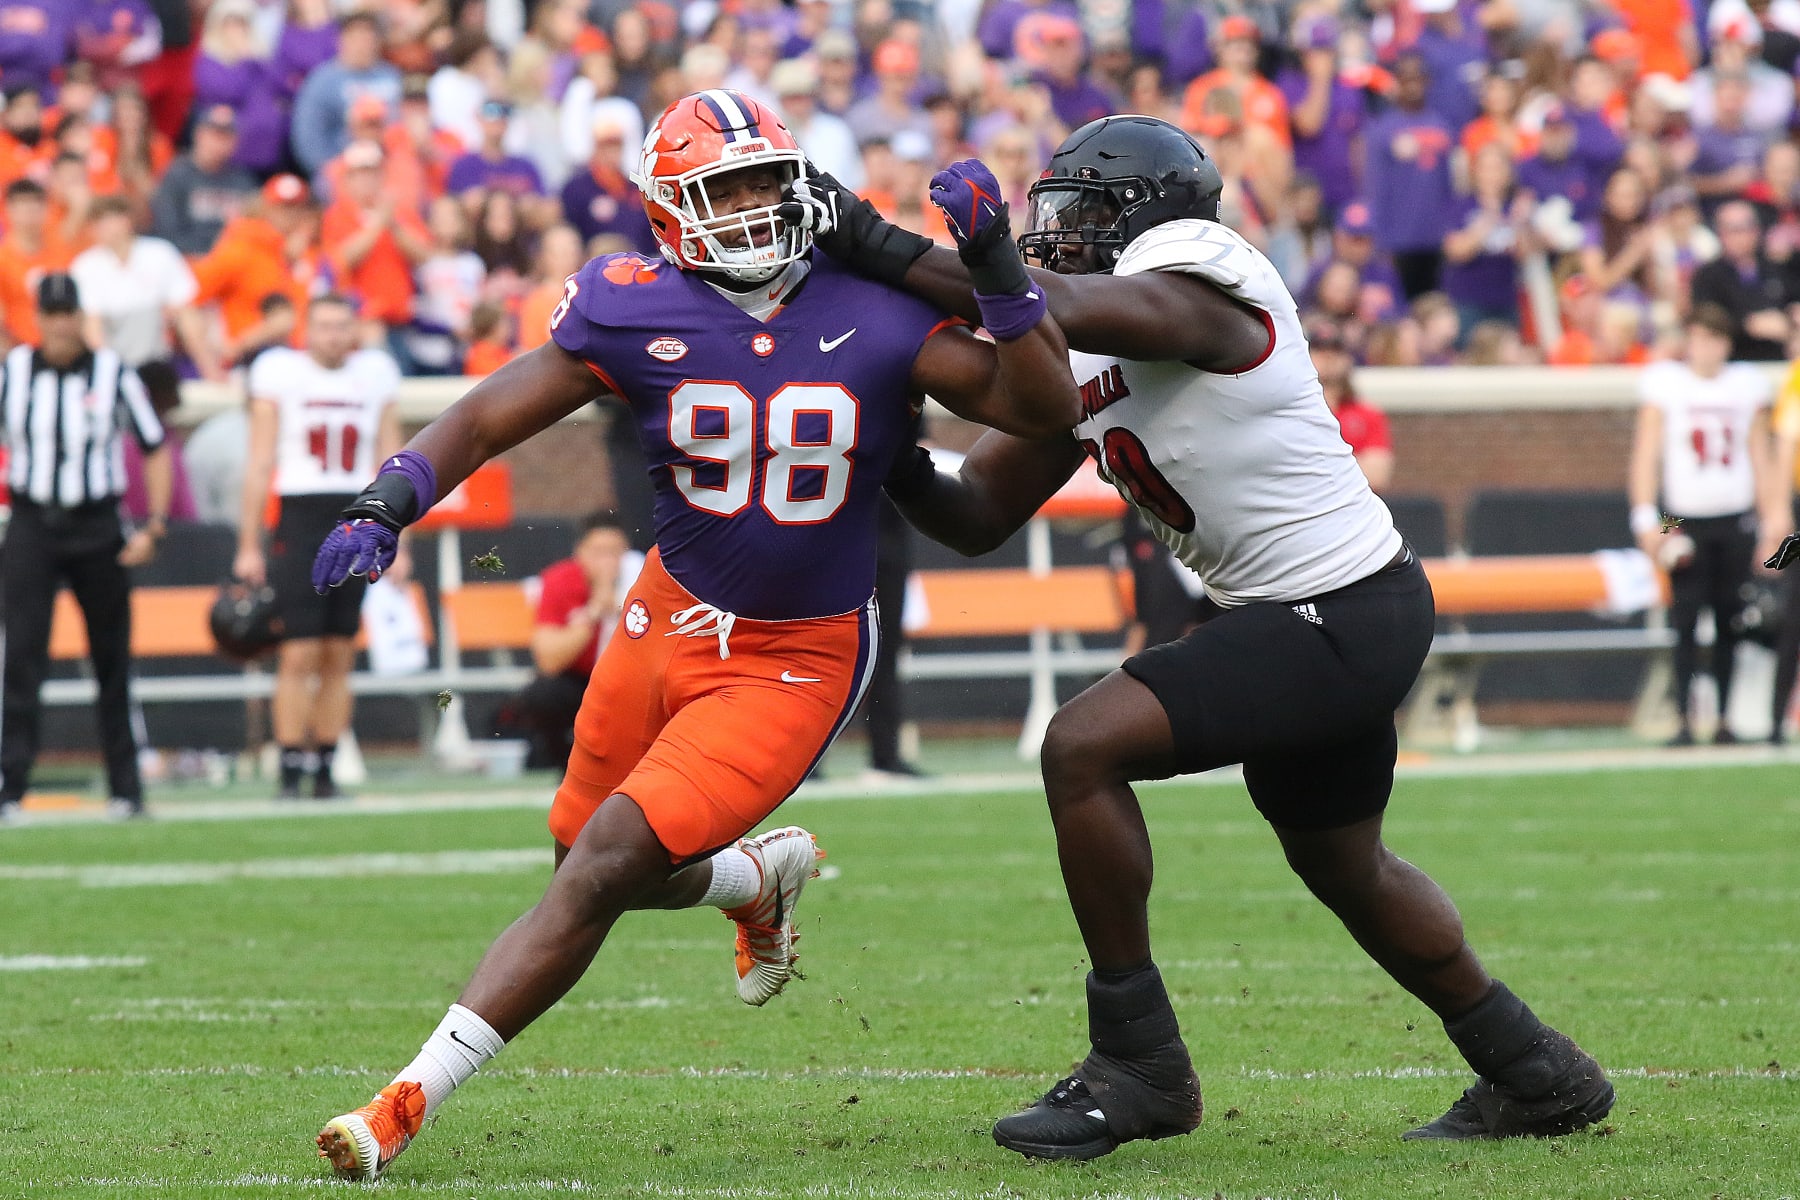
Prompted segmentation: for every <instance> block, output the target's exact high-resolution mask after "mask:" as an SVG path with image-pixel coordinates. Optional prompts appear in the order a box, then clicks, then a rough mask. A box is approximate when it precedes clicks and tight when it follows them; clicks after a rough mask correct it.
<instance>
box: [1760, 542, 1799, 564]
mask: <svg viewBox="0 0 1800 1200" xmlns="http://www.w3.org/2000/svg"><path fill="white" fill-rule="evenodd" d="M1795 559H1800V533H1790V534H1788V535H1787V536H1786V537H1784V538H1782V539H1781V545H1780V546H1778V547H1777V548H1776V550H1775V553H1774V554H1772V555H1770V556H1769V561H1768V562H1766V563H1764V564H1763V566H1765V567H1768V568H1769V569H1770V570H1771V571H1779V570H1781V569H1782V568H1783V567H1785V566H1787V565H1789V564H1790V563H1792V562H1793V561H1794V560H1795Z"/></svg>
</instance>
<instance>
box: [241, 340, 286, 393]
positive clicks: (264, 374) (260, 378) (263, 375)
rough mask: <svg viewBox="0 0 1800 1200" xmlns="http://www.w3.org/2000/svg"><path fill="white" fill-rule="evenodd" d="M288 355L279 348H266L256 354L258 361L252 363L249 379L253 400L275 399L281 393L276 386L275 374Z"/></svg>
mask: <svg viewBox="0 0 1800 1200" xmlns="http://www.w3.org/2000/svg"><path fill="white" fill-rule="evenodd" d="M286 357H287V356H286V355H285V354H282V353H281V352H280V351H279V350H265V351H264V352H263V353H261V354H259V355H257V356H256V361H255V362H253V363H251V364H250V378H249V380H248V390H249V392H250V398H251V399H252V400H273V399H275V398H276V397H277V396H278V395H279V394H280V393H279V391H278V389H277V388H276V386H275V375H276V373H277V372H278V371H279V370H280V369H281V367H282V366H283V365H284V364H283V361H282V360H283V359H285V358H286Z"/></svg>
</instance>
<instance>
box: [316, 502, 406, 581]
mask: <svg viewBox="0 0 1800 1200" xmlns="http://www.w3.org/2000/svg"><path fill="white" fill-rule="evenodd" d="M399 552H400V534H399V533H398V532H397V531H395V530H393V529H389V528H388V527H387V526H386V525H383V524H382V523H381V522H380V521H372V520H356V521H342V522H339V524H338V527H337V528H336V529H333V530H332V531H331V532H330V533H328V534H326V535H325V541H324V542H323V543H321V544H320V546H319V552H318V554H316V555H314V556H313V568H312V583H313V591H315V592H317V593H319V595H321V596H323V595H324V594H325V593H326V592H328V591H330V590H331V589H332V588H334V587H337V586H338V585H339V584H341V583H343V582H344V581H345V580H346V579H349V578H351V577H353V576H356V575H367V576H368V577H369V582H370V583H374V582H375V581H376V580H377V579H380V578H381V573H382V572H383V571H385V570H387V569H388V568H389V567H391V566H393V565H394V556H395V555H396V554H398V553H399Z"/></svg>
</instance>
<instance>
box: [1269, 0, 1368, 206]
mask: <svg viewBox="0 0 1800 1200" xmlns="http://www.w3.org/2000/svg"><path fill="white" fill-rule="evenodd" d="M1339 34H1340V30H1339V28H1338V23H1337V21H1336V19H1334V18H1332V17H1329V16H1318V17H1313V18H1310V19H1308V20H1306V21H1302V22H1300V23H1298V24H1296V26H1295V28H1294V42H1295V45H1296V47H1297V49H1298V51H1299V65H1298V66H1290V67H1288V68H1287V69H1286V70H1284V71H1282V72H1281V74H1280V75H1279V76H1278V77H1277V78H1276V83H1277V85H1279V87H1280V88H1281V92H1282V95H1283V96H1284V97H1286V99H1287V106H1288V116H1289V119H1290V120H1291V121H1292V123H1293V139H1294V169H1295V170H1296V171H1305V172H1307V173H1308V174H1310V175H1311V176H1312V178H1313V179H1315V180H1316V181H1317V187H1318V190H1319V192H1320V194H1321V197H1322V200H1323V213H1324V216H1325V217H1326V218H1327V219H1329V217H1330V215H1331V214H1332V213H1335V212H1337V211H1338V210H1339V209H1340V208H1342V207H1343V206H1344V205H1346V204H1348V203H1349V202H1350V201H1351V200H1352V199H1353V198H1354V197H1355V196H1356V195H1357V193H1358V191H1359V190H1360V189H1359V187H1358V184H1359V180H1358V178H1357V174H1358V171H1357V166H1358V157H1357V150H1358V141H1359V139H1360V138H1361V137H1362V132H1363V127H1364V126H1365V125H1366V124H1367V123H1368V97H1367V94H1366V93H1365V92H1364V91H1363V90H1362V89H1360V88H1357V87H1354V86H1352V85H1351V84H1350V83H1349V82H1348V81H1347V80H1346V79H1345V78H1344V77H1343V74H1342V73H1341V72H1340V71H1339V69H1338V53H1337V43H1338V37H1339Z"/></svg>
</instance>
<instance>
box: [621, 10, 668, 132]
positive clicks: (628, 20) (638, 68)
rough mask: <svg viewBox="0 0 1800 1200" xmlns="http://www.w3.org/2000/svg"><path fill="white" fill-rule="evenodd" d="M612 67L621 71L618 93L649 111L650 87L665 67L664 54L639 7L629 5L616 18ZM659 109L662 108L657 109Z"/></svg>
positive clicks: (647, 19) (648, 21) (641, 109)
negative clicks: (629, 6)
mask: <svg viewBox="0 0 1800 1200" xmlns="http://www.w3.org/2000/svg"><path fill="white" fill-rule="evenodd" d="M612 53H613V59H612V61H613V68H614V70H615V71H617V73H618V77H619V85H618V88H617V89H616V91H617V94H618V95H620V96H622V97H624V98H625V99H627V100H629V101H631V102H632V103H633V104H635V105H636V106H637V107H638V109H639V111H648V110H649V108H650V106H649V104H647V103H646V100H647V99H648V98H649V95H650V88H651V85H652V84H653V82H654V81H655V79H656V76H657V73H658V72H659V71H660V70H661V69H662V67H663V65H664V63H663V54H662V51H661V49H660V48H659V47H658V46H657V44H656V41H655V39H654V38H653V37H652V36H651V29H650V19H649V18H648V17H647V16H645V15H644V13H643V12H642V11H641V10H640V9H638V8H635V7H633V8H626V9H623V10H621V11H620V12H619V14H618V16H616V17H614V18H613V24H612ZM658 111H660V110H658Z"/></svg>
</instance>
